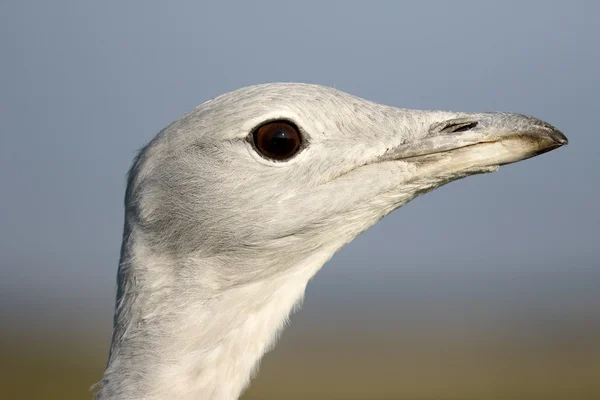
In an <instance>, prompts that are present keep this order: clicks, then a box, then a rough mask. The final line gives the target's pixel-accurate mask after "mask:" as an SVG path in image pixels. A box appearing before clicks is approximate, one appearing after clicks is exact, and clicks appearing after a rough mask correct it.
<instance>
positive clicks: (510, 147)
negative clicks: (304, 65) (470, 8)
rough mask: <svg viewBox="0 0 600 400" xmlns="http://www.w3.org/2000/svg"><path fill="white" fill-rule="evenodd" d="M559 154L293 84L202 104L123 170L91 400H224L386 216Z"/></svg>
mask: <svg viewBox="0 0 600 400" xmlns="http://www.w3.org/2000/svg"><path fill="white" fill-rule="evenodd" d="M567 143H568V140H567V138H566V137H565V135H564V134H563V133H562V132H560V131H559V130H558V129H557V128H555V127H553V126H551V125H550V124H548V123H546V122H544V121H542V120H540V119H537V118H535V117H531V116H526V115H521V114H515V113H506V112H486V113H465V112H450V111H430V110H413V109H404V108H396V107H391V106H387V105H383V104H378V103H375V102H372V101H368V100H365V99H362V98H360V97H356V96H354V95H351V94H348V93H345V92H342V91H340V90H337V89H334V88H330V87H325V86H320V85H314V84H306V83H266V84H259V85H254V86H249V87H244V88H241V89H237V90H234V91H232V92H229V93H226V94H223V95H220V96H218V97H215V98H213V99H212V100H208V101H206V102H204V103H202V104H201V105H199V106H198V107H196V108H194V109H193V110H192V111H190V112H188V113H187V114H185V115H183V116H182V117H181V118H180V119H178V120H176V121H175V122H173V123H171V124H170V125H168V126H167V127H166V128H164V129H163V130H162V131H160V132H159V133H158V134H156V136H155V137H154V138H153V139H152V140H151V141H150V142H149V143H148V144H147V145H146V146H145V147H144V148H143V149H142V150H140V151H139V152H138V154H137V156H136V157H135V159H134V162H133V165H132V167H131V169H130V170H129V173H128V177H127V188H126V191H125V202H124V203H125V218H124V228H123V238H122V246H121V254H120V261H119V265H118V272H117V295H116V305H115V313H114V326H113V335H112V343H111V346H110V352H109V356H108V362H107V365H106V369H105V372H104V375H103V377H102V379H101V380H100V382H98V384H97V385H96V389H95V398H96V399H98V400H115V399H119V400H134V399H140V400H141V399H144V400H157V399H180V400H187V399H195V400H235V399H238V398H239V397H240V396H241V394H242V393H243V391H244V390H245V388H246V387H247V386H248V385H249V382H250V380H251V378H252V377H253V376H255V374H256V373H257V369H258V365H259V362H260V359H261V357H262V356H263V355H264V354H265V353H266V352H267V351H269V350H270V349H272V348H273V346H274V344H275V342H276V340H277V338H278V336H279V335H280V333H281V332H282V329H283V328H284V327H285V325H286V323H287V322H288V318H289V316H290V314H291V312H292V311H294V310H295V309H296V308H297V307H298V305H299V304H300V302H301V300H302V299H303V296H304V292H305V288H306V285H307V283H308V282H309V280H310V279H311V278H312V277H313V276H314V275H315V274H316V273H317V271H318V270H319V269H320V268H321V267H322V266H323V264H325V263H326V262H327V261H328V260H329V259H330V258H331V257H332V256H333V255H334V254H335V253H336V252H337V251H338V250H339V249H340V248H342V247H343V246H344V245H346V244H347V243H349V242H350V241H352V240H353V239H354V238H355V237H356V236H358V235H359V234H360V233H361V232H363V231H365V230H366V229H367V228H369V227H370V226H372V225H374V224H375V223H376V222H378V221H379V220H380V219H381V218H383V217H384V216H386V215H388V214H389V213H390V212H392V211H394V210H396V209H398V208H399V207H401V206H402V205H404V204H406V203H407V202H409V201H411V200H412V199H414V198H416V197H418V196H420V195H422V194H424V193H427V192H429V191H432V190H434V189H436V188H438V187H440V186H442V185H445V184H447V183H450V182H452V181H455V180H457V179H461V178H464V177H467V176H471V175H475V174H483V173H489V172H493V171H496V170H497V169H498V168H499V167H500V166H502V165H505V164H510V163H514V162H517V161H521V160H524V159H527V158H530V157H534V156H537V155H539V154H542V153H545V152H548V151H550V150H554V149H556V148H558V147H561V146H563V145H565V144H567Z"/></svg>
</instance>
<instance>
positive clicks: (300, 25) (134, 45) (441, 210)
mask: <svg viewBox="0 0 600 400" xmlns="http://www.w3.org/2000/svg"><path fill="white" fill-rule="evenodd" d="M599 4H600V3H597V2H593V1H573V2H560V3H559V2H552V1H548V2H546V1H532V2H517V1H515V2H510V1H502V2H414V1H413V2H400V1H398V2H350V1H348V2H342V1H338V2H304V1H303V2H289V3H286V2H245V3H242V2H237V3H219V4H217V3H216V2H214V3H212V4H207V3H205V2H197V1H188V2H178V1H175V2H159V1H137V2H134V1H131V2H129V1H127V2H117V1H107V2H82V1H54V2H44V1H25V0H24V1H3V2H2V3H1V4H0V57H1V58H0V266H1V277H0V301H1V302H0V315H1V317H2V321H3V322H2V330H3V332H5V333H6V332H12V333H15V332H16V333H17V334H18V335H19V334H20V335H27V336H32V337H35V338H36V340H37V341H38V342H40V343H41V342H42V341H43V338H45V337H50V336H52V337H62V338H69V340H71V339H78V340H83V339H86V338H93V339H94V340H95V342H94V343H99V344H98V346H97V350H98V351H99V352H104V351H105V350H107V348H105V347H106V346H107V343H108V340H109V338H110V329H111V318H112V308H113V301H114V292H115V273H116V268H117V262H118V255H119V246H120V238H121V230H122V218H123V207H122V198H123V193H124V189H125V173H126V171H127V169H128V167H129V165H130V163H131V160H132V158H133V156H134V154H135V152H136V150H137V149H139V148H140V147H141V146H143V145H144V144H145V143H146V142H147V141H148V140H150V139H151V138H152V136H153V135H154V134H155V133H157V132H158V131H159V130H160V129H161V128H162V127H164V126H165V125H167V124H168V123H170V122H171V121H173V120H174V119H176V118H178V117H179V116H181V115H182V114H183V113H185V112H187V111H188V110H190V109H191V108H193V107H195V106H196V105H198V104H200V103H202V102H204V101H205V100H208V99H210V98H212V97H214V96H216V95H219V94H221V93H224V92H227V91H230V90H233V89H236V88H238V87H241V86H246V85H251V84H257V83H263V82H273V81H299V82H310V83H318V84H323V85H328V86H333V87H336V88H338V89H341V90H344V91H347V92H350V93H352V94H355V95H358V96H361V97H363V98H366V99H369V100H373V101H376V102H380V103H386V104H389V105H393V106H398V107H406V108H422V109H444V110H446V109H447V110H455V111H514V112H520V113H525V114H532V115H535V116H537V117H539V118H541V119H544V120H546V121H548V122H550V123H552V124H553V125H555V126H557V127H558V128H560V129H561V130H563V131H564V132H565V133H566V135H567V136H568V138H569V140H570V144H569V146H567V147H566V148H561V149H559V150H557V151H554V152H551V153H548V154H545V155H543V156H540V157H537V158H534V159H531V160H528V161H525V162H522V163H519V164H515V165H511V166H507V167H503V168H502V169H501V170H500V171H499V172H497V173H495V174H492V175H484V176H478V177H471V178H468V179H466V180H462V181H459V182H455V183H453V184H451V185H449V186H446V187H443V188H441V189H439V190H437V191H434V192H433V193H430V194H427V195H425V196H423V197H420V198H418V199H417V200H415V201H414V202H412V203H410V204H408V205H407V206H405V207H403V208H401V209H400V210H398V211H396V212H394V213H393V214H392V215H390V216H389V217H387V218H385V219H384V220H382V221H381V222H380V223H378V224H377V225H376V226H374V227H373V228H371V229H370V230H369V231H367V232H366V233H364V234H362V235H361V236H360V237H358V238H357V239H356V240H355V241H354V242H352V243H351V244H350V245H348V246H347V247H346V248H344V249H343V250H342V251H341V252H340V253H338V254H337V255H336V256H335V257H334V258H333V259H332V260H331V262H330V263H328V264H327V265H326V266H325V268H324V269H323V270H322V271H321V272H320V273H319V274H318V275H317V277H316V278H315V279H314V280H313V281H312V282H311V283H310V285H309V288H308V292H307V298H306V301H305V304H304V308H303V311H302V312H300V313H299V314H298V315H296V316H295V317H294V318H293V319H292V326H291V328H290V329H289V330H288V332H286V334H285V335H284V338H283V341H284V344H283V345H282V346H284V347H285V346H286V343H288V344H289V343H291V342H292V340H291V339H289V338H294V337H295V338H296V341H294V344H293V346H296V347H297V348H300V349H302V351H304V350H306V349H307V348H309V347H310V346H311V344H310V343H308V339H305V338H307V337H312V338H313V339H311V343H312V342H313V341H318V340H316V339H318V338H319V337H323V338H325V337H327V336H328V335H329V336H330V337H333V338H335V339H336V340H332V341H331V344H330V345H329V348H333V349H335V348H336V346H341V345H340V344H339V343H338V342H337V340H338V339H340V338H348V337H351V336H352V334H354V335H355V336H356V337H362V336H361V335H363V334H364V335H367V334H373V335H376V334H378V333H380V332H383V331H385V332H391V331H392V330H393V332H399V334H400V333H402V332H409V331H414V332H415V336H416V337H423V336H424V335H425V336H427V335H430V336H431V335H433V336H434V337H435V335H436V334H438V335H439V337H440V340H445V339H444V338H443V336H444V335H446V334H444V335H442V334H440V333H439V332H450V331H452V332H455V333H454V335H455V336H456V335H458V336H459V337H464V338H468V337H469V335H470V334H471V333H472V332H478V333H482V332H483V334H484V335H498V334H500V333H501V334H502V335H508V336H510V337H513V338H514V337H516V338H517V339H514V340H517V341H518V340H521V339H518V338H523V337H527V338H529V339H532V338H533V340H534V341H536V340H542V339H544V338H546V337H551V336H553V335H559V336H560V337H561V338H563V339H564V340H566V341H567V342H566V343H567V347H568V345H569V344H575V343H578V342H580V341H581V340H583V339H581V338H582V337H588V336H591V337H596V338H597V337H598V334H599V333H600V329H599V328H598V326H599V325H600V249H599V247H600V213H599V211H598V205H599V204H600V201H599V194H600V185H599V184H600V166H599V162H600V156H599V152H600V150H599V148H600V140H599V137H600V136H599V135H600V129H599V120H598V117H599V114H600V101H599V100H598V98H599V97H598V93H600V78H599V77H598V73H599V71H600V44H599V43H600V24H598V19H599V18H600V5H599ZM392 327H394V328H392ZM456 332H458V333H456ZM461 335H463V336H461ZM365 337H367V336H365ZM494 337H495V336H494ZM90 340H91V339H90ZM286 340H288V342H286ZM323 340H325V339H323ZM522 340H525V339H522ZM336 343H338V344H336ZM596 343H598V342H596ZM290 346H292V344H289V345H288V347H290ZM293 346H292V347H293ZM369 346H370V343H369V342H368V340H367V341H365V343H363V344H356V345H353V346H351V347H350V348H349V349H350V350H348V349H345V350H344V351H346V350H347V351H352V349H356V348H359V347H360V348H362V349H366V348H368V347H369ZM339 349H341V347H339ZM103 354H104V353H103ZM284 358H285V357H284ZM442 361H443V357H442ZM101 362H104V361H103V360H102V361H101ZM268 362H269V359H267V360H266V363H267V366H266V367H268ZM273 362H274V361H273ZM515 362H516V361H515ZM285 364H286V360H283V361H282V364H281V365H285ZM332 365H333V366H334V367H332V368H335V366H336V364H335V363H333V364H332ZM98 368H99V370H100V372H101V369H102V365H99V366H98ZM263 373H265V374H267V373H268V368H267V369H266V370H265V371H263ZM261 378H262V376H261ZM89 383H91V382H89ZM86 384H87V383H86ZM326 384H327V383H326V382H325V383H323V385H326ZM290 385H291V384H290Z"/></svg>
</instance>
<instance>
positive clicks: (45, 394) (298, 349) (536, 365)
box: [0, 329, 600, 400]
mask: <svg viewBox="0 0 600 400" xmlns="http://www.w3.org/2000/svg"><path fill="white" fill-rule="evenodd" d="M311 332H312V333H311ZM400 332H401V331H400V330H390V329H387V330H385V333H383V334H381V333H377V334H375V333H373V332H372V333H364V332H361V333H355V334H350V333H348V332H347V334H346V335H341V334H340V332H339V331H337V332H329V333H327V332H317V331H316V330H312V331H310V332H309V331H307V330H298V329H296V330H294V329H292V330H290V331H289V332H286V334H284V335H283V338H282V340H281V342H280V343H279V345H278V346H277V347H276V349H275V350H274V351H273V352H271V353H269V354H268V355H267V356H266V357H265V359H264V361H263V363H262V366H261V368H260V372H259V375H258V377H257V378H256V379H254V380H253V382H252V385H251V387H250V389H249V390H248V391H247V393H246V394H245V395H244V397H243V398H244V399H246V400H253V399H349V400H352V399H357V400H358V399H407V400H409V399H410V400H445V399H453V400H464V399H491V400H493V399H503V400H504V399H506V400H509V399H548V400H550V399H565V400H567V399H568V400H571V399H576V400H586V399H590V400H593V399H600V337H598V336H597V335H596V334H595V333H594V332H596V331H595V330H591V331H589V332H587V334H586V333H583V332H582V333H581V334H579V335H576V336H568V335H567V336H565V335H562V336H561V335H556V334H554V333H555V332H551V333H552V334H549V335H548V336H546V337H542V338H540V337H528V338H523V337H521V338H518V337H506V336H502V335H497V336H494V335H487V336H478V335H474V334H473V335H467V334H464V333H459V334H456V333H455V334H452V332H448V333H446V332H440V331H431V332H428V333H427V334H423V335H419V334H410V333H409V334H407V333H405V332H403V333H402V334H401V333H400ZM107 348H108V337H103V338H101V339H90V338H89V337H86V340H78V339H77V338H70V339H64V338H63V339H57V338H51V337H48V336H46V337H45V338H43V337H41V336H40V337H36V336H32V337H29V338H23V337H21V338H17V337H15V336H14V335H11V336H10V337H5V338H4V339H2V341H1V342H0V351H1V352H2V363H1V364H0V377H1V380H2V382H1V385H0V386H1V388H2V389H1V390H2V394H1V395H0V398H2V399H49V400H52V399H63V400H69V399H85V398H91V394H90V392H89V388H90V386H91V385H92V383H94V382H96V381H97V380H98V379H99V378H100V376H101V374H102V370H103V367H104V364H105V361H106V352H107Z"/></svg>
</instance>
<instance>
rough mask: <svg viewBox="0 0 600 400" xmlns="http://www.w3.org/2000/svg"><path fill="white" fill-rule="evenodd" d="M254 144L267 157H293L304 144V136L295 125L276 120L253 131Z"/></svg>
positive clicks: (280, 158) (275, 158) (282, 158)
mask: <svg viewBox="0 0 600 400" xmlns="http://www.w3.org/2000/svg"><path fill="white" fill-rule="evenodd" d="M253 139H254V146H256V148H257V149H258V151H259V152H260V153H261V154H262V155H263V156H265V157H267V158H271V159H273V160H279V161H281V160H287V159H288V158H292V157H293V156H294V155H295V154H296V153H297V152H298V150H300V144H302V137H301V136H300V132H298V128H296V127H295V126H294V125H292V124H290V123H288V122H283V121H275V122H269V123H267V124H264V125H263V126H261V127H260V128H258V129H257V130H255V131H254V133H253Z"/></svg>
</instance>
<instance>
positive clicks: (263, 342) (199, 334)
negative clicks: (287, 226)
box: [97, 246, 333, 400]
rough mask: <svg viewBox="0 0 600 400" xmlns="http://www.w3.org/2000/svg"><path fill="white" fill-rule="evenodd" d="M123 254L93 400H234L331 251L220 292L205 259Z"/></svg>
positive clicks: (145, 252)
mask: <svg viewBox="0 0 600 400" xmlns="http://www.w3.org/2000/svg"><path fill="white" fill-rule="evenodd" d="M132 247H134V249H133V251H127V250H132V249H125V250H126V251H124V252H123V254H129V256H126V257H125V256H123V258H126V259H127V260H126V262H124V261H123V260H122V261H121V267H120V273H119V276H120V279H119V295H118V302H117V311H116V314H115V328H114V333H113V342H112V345H111V355H110V359H109V363H108V366H107V369H106V372H105V375H104V378H103V380H102V381H101V382H100V389H99V391H98V393H97V398H98V399H102V400H108V399H111V400H112V399H119V400H125V399H127V400H130V399H145V400H155V399H161V400H162V399H180V400H186V399H195V400H204V399H206V400H208V399H210V400H234V399H237V398H238V397H239V396H240V394H241V393H242V391H243V390H244V388H245V387H246V386H247V385H248V383H249V381H250V378H251V377H252V374H253V372H254V370H255V369H256V368H257V365H258V362H259V360H260V358H261V357H262V356H263V354H264V353H265V352H266V351H268V350H269V347H270V346H271V345H272V344H273V343H274V341H275V339H276V336H277V333H278V332H279V331H280V330H281V329H282V328H283V326H284V325H285V323H286V321H287V318H288V316H289V314H290V312H291V311H292V309H293V307H294V305H296V304H297V303H298V302H300V301H301V299H302V297H303V295H304V291H305V288H306V284H307V283H308V281H309V279H310V278H311V277H312V276H313V275H314V274H315V273H316V272H317V270H318V269H319V268H320V267H321V266H322V265H323V264H324V263H325V262H326V261H327V260H328V259H329V258H330V257H331V255H332V254H333V252H323V253H322V254H317V255H315V256H314V257H311V259H308V260H305V261H303V262H302V263H301V264H300V265H297V266H295V267H294V268H293V269H291V270H288V271H286V273H282V274H280V275H279V276H271V277H269V278H266V279H263V280H258V281H254V282H251V283H247V284H240V285H234V286H230V287H227V288H225V289H223V288H222V287H219V285H218V284H216V282H218V281H219V279H217V277H216V276H214V274H215V271H218V268H215V266H212V265H211V264H210V261H208V260H197V259H194V260H187V261H180V262H179V263H180V264H181V265H174V263H173V262H172V261H169V260H161V259H160V257H157V256H156V254H152V253H151V252H149V251H148V250H147V249H144V248H142V247H140V248H135V246H132Z"/></svg>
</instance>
